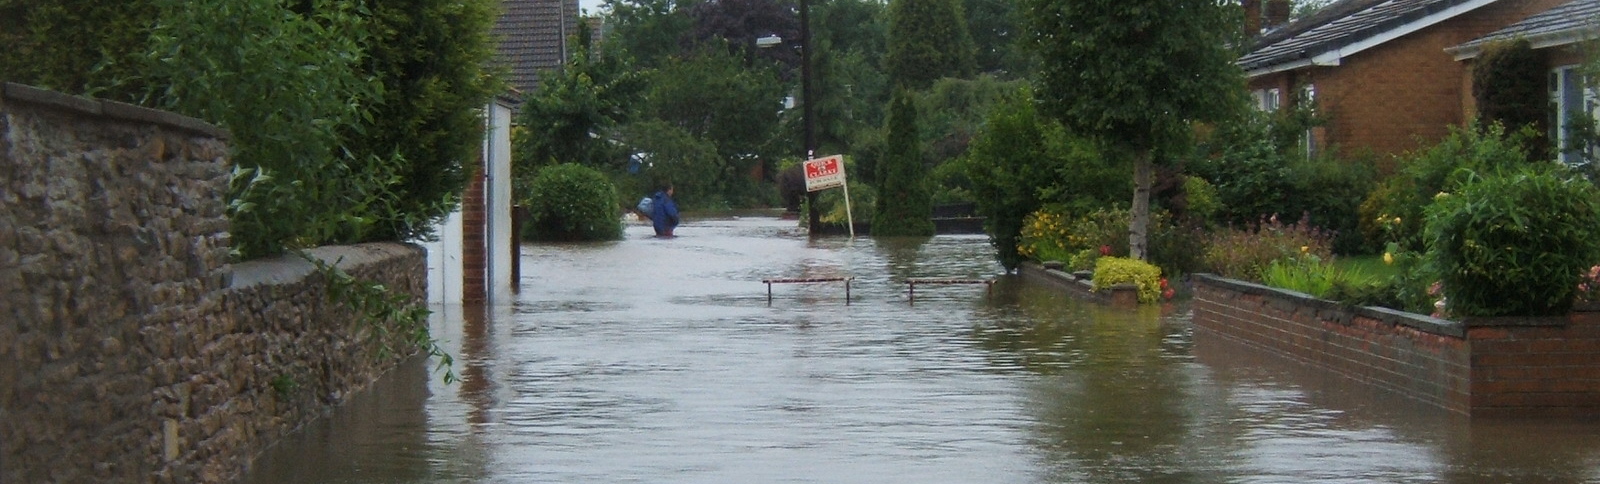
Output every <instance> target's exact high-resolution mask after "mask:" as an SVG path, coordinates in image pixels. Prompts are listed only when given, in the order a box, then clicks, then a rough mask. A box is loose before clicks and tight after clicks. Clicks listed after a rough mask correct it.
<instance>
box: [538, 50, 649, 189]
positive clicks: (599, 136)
mask: <svg viewBox="0 0 1600 484" xmlns="http://www.w3.org/2000/svg"><path fill="white" fill-rule="evenodd" d="M587 32H588V28H587V27H586V26H582V25H581V24H580V27H579V34H578V39H579V42H578V50H577V52H575V53H574V55H573V56H572V58H571V59H569V60H568V61H567V64H566V65H565V66H563V67H562V68H561V69H560V70H557V71H552V72H549V73H546V74H545V75H544V76H542V77H543V79H544V82H542V83H541V84H540V86H539V90H538V91H537V92H533V93H530V94H528V96H527V99H526V100H525V101H524V102H523V104H522V112H521V113H520V114H519V118H518V121H519V124H521V125H522V128H524V129H523V130H521V132H520V133H519V134H518V135H517V136H515V137H514V138H515V139H514V140H513V141H514V142H515V143H516V150H515V154H514V155H513V156H514V158H515V162H516V165H515V166H516V170H517V173H518V177H519V179H521V180H530V181H531V180H532V178H531V177H532V176H534V175H535V174H536V172H537V169H538V168H540V167H543V166H546V165H549V164H553V163H578V164H582V165H586V166H590V167H593V168H598V169H600V170H602V171H605V172H620V171H621V170H622V168H623V164H624V163H625V162H626V160H627V153H626V152H625V150H624V149H622V148H621V147H620V146H619V145H617V144H616V143H614V140H615V136H613V135H615V134H616V133H615V131H616V129H617V128H618V127H619V126H622V125H623V124H626V123H627V122H629V121H631V120H632V119H633V117H634V112H635V111H637V105H638V103H639V101H641V100H643V99H644V89H645V88H646V87H648V86H647V85H646V83H645V77H646V75H645V74H644V73H642V72H641V71H639V70H638V69H635V68H634V67H633V66H632V65H630V64H629V63H628V61H627V59H626V57H624V56H625V53H624V52H618V51H609V52H604V53H601V52H597V51H596V50H595V49H593V48H592V46H591V45H590V44H589V41H588V34H587Z"/></svg>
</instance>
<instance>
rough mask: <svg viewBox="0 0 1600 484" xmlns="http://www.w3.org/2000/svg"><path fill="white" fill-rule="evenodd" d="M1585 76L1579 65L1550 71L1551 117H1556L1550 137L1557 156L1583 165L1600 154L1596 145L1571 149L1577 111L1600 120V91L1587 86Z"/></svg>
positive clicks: (1572, 163)
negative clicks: (1596, 149) (1554, 144)
mask: <svg viewBox="0 0 1600 484" xmlns="http://www.w3.org/2000/svg"><path fill="white" fill-rule="evenodd" d="M1583 77H1584V76H1583V71H1582V69H1581V68H1580V66H1579V65H1577V64H1572V65H1565V66H1561V67H1557V68H1554V69H1551V70H1550V82H1549V85H1548V92H1549V99H1550V112H1551V114H1550V116H1552V117H1553V118H1554V119H1551V120H1550V129H1551V130H1552V131H1554V132H1553V133H1551V136H1550V139H1552V140H1555V142H1556V151H1557V153H1556V158H1557V159H1558V160H1560V161H1562V162H1564V163H1567V164H1570V165H1579V164H1583V163H1586V162H1588V160H1591V159H1594V158H1595V157H1596V156H1597V153H1596V152H1595V148H1596V147H1593V146H1590V147H1588V148H1587V149H1579V150H1568V149H1567V143H1568V140H1569V139H1570V138H1571V133H1570V131H1571V128H1572V126H1571V125H1572V117H1573V114H1575V113H1583V112H1587V113H1588V114H1589V117H1590V119H1595V120H1600V93H1597V92H1596V90H1595V88H1594V87H1591V86H1586V85H1585V84H1587V83H1586V82H1585V81H1584V79H1583ZM1585 151H1587V153H1585Z"/></svg>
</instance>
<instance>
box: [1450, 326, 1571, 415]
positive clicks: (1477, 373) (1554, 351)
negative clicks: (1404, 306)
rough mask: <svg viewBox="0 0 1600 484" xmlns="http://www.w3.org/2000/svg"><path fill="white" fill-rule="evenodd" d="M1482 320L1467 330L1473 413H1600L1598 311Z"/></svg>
mask: <svg viewBox="0 0 1600 484" xmlns="http://www.w3.org/2000/svg"><path fill="white" fill-rule="evenodd" d="M1470 323H1472V324H1474V325H1476V324H1478V322H1477V321H1470ZM1483 324H1496V325H1497V326H1486V327H1472V328H1470V329H1468V333H1467V334H1468V336H1469V337H1470V338H1471V340H1472V371H1473V373H1472V407H1473V414H1474V415H1495V416H1522V415H1529V414H1533V415H1547V416H1595V415H1600V313H1597V312H1575V313H1573V314H1572V315H1571V316H1570V317H1568V318H1543V319H1523V320H1518V319H1490V320H1486V321H1483Z"/></svg>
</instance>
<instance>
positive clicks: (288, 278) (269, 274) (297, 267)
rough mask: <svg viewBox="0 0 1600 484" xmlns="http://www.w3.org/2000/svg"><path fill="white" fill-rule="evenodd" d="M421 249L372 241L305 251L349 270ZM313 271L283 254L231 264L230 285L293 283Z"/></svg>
mask: <svg viewBox="0 0 1600 484" xmlns="http://www.w3.org/2000/svg"><path fill="white" fill-rule="evenodd" d="M422 250H423V249H422V247H420V246H417V245H414V244H402V243H397V242H373V243H366V244H356V245H330V246H323V247H317V248H313V249H307V250H306V253H307V254H310V255H311V257H314V258H316V259H317V260H320V261H323V262H326V263H330V264H333V265H334V266H335V267H338V268H341V269H345V270H346V271H349V270H351V269H354V268H359V267H364V266H367V265H369V264H375V263H381V262H385V261H388V260H390V259H393V258H395V257H401V256H404V255H406V254H410V253H414V252H418V251H422ZM316 270H317V268H316V266H315V265H312V264H311V262H310V261H307V260H305V259H302V258H300V256H299V255H296V254H285V255H281V256H278V257H273V258H267V259H257V260H252V261H247V262H241V263H237V264H233V267H232V271H233V272H232V276H233V282H232V286H231V287H232V288H233V289H249V288H252V287H255V286H261V285H284V284H294V283H298V282H299V281H300V280H301V279H303V278H304V277H306V276H307V275H309V274H311V273H312V272H315V271H316Z"/></svg>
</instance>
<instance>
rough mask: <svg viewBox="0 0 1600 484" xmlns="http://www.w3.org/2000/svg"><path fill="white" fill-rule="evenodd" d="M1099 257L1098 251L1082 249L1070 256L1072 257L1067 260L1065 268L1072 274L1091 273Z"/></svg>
mask: <svg viewBox="0 0 1600 484" xmlns="http://www.w3.org/2000/svg"><path fill="white" fill-rule="evenodd" d="M1100 257H1101V255H1100V251H1098V250H1094V249H1083V250H1080V251H1078V253H1076V254H1072V257H1071V258H1069V259H1067V268H1068V269H1070V270H1072V271H1073V272H1077V271H1093V270H1094V265H1095V263H1096V262H1098V261H1099V260H1100Z"/></svg>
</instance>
